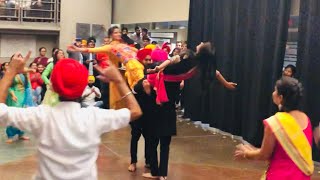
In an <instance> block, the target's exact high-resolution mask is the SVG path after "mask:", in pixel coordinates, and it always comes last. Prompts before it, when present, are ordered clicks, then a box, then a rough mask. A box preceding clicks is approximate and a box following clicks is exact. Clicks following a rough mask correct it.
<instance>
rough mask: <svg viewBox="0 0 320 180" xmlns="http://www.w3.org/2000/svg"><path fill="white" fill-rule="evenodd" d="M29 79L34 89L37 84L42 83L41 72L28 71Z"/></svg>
mask: <svg viewBox="0 0 320 180" xmlns="http://www.w3.org/2000/svg"><path fill="white" fill-rule="evenodd" d="M30 81H31V86H32V89H36V88H37V87H39V86H40V87H41V86H42V84H43V80H42V78H41V74H40V73H38V72H36V73H33V72H30Z"/></svg>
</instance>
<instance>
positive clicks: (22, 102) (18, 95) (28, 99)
mask: <svg viewBox="0 0 320 180" xmlns="http://www.w3.org/2000/svg"><path fill="white" fill-rule="evenodd" d="M13 58H14V57H13V56H12V57H11V59H10V62H9V67H10V63H11V62H12V60H13ZM28 72H30V70H29V69H24V71H23V72H22V73H20V74H17V75H15V77H14V78H13V80H12V83H11V87H10V88H9V93H8V97H7V100H6V104H7V105H8V106H11V107H19V108H25V107H31V106H34V103H33V98H32V92H31V91H32V90H31V84H30V79H29V74H28ZM6 73H7V72H5V74H6ZM6 134H7V136H8V140H7V141H6V143H8V144H11V143H13V141H14V140H13V138H14V137H15V136H16V135H18V137H19V139H20V140H29V137H27V136H25V135H24V131H22V130H20V129H19V128H16V126H12V125H9V126H7V128H6Z"/></svg>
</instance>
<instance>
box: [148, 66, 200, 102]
mask: <svg viewBox="0 0 320 180" xmlns="http://www.w3.org/2000/svg"><path fill="white" fill-rule="evenodd" d="M195 73H196V68H195V67H194V68H192V69H191V70H189V71H188V72H187V73H184V74H179V75H167V74H163V72H159V73H157V74H148V75H147V80H148V82H149V83H150V85H151V86H153V87H154V88H153V89H154V90H155V91H156V92H157V97H156V103H157V104H162V103H165V102H168V101H169V99H168V96H167V91H166V87H165V85H164V82H165V81H167V82H180V81H182V80H186V79H190V78H191V77H192V76H193V75H194V74H195Z"/></svg>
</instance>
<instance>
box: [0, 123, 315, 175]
mask: <svg viewBox="0 0 320 180" xmlns="http://www.w3.org/2000/svg"><path fill="white" fill-rule="evenodd" d="M177 126H178V136H176V137H174V138H173V140H172V145H171V149H170V164H169V175H168V179H170V180H251V179H259V178H260V176H261V174H262V173H263V171H264V169H266V166H267V165H266V163H264V162H252V161H250V162H248V161H235V160H234V159H233V151H234V147H235V145H237V144H238V143H239V142H238V141H235V140H233V139H231V138H230V137H228V136H223V135H221V134H213V133H212V132H210V131H204V130H202V129H201V128H199V127H196V126H195V125H194V124H192V123H190V122H188V121H182V120H179V121H178V122H177ZM5 139H6V137H5V134H4V129H3V128H0V180H26V179H30V178H31V176H32V175H33V174H34V172H35V171H36V168H37V160H36V156H35V152H36V149H35V144H36V142H35V141H33V140H31V141H28V142H26V141H25V142H23V141H19V142H16V143H14V144H11V145H7V144H5V143H4V142H5ZM129 142H130V128H129V127H128V128H124V129H121V130H118V131H115V132H112V133H109V134H105V135H104V136H103V137H102V143H101V146H100V155H99V158H98V161H97V164H98V170H99V179H101V180H142V179H144V178H142V177H141V174H142V173H143V172H146V171H147V170H146V169H145V168H144V158H143V155H144V153H143V149H144V148H143V146H144V142H143V138H141V139H140V142H139V152H138V159H139V162H138V170H137V171H136V172H134V173H130V172H128V171H127V167H128V163H129V162H130V159H129ZM318 170H319V168H317V170H316V171H315V174H314V175H313V177H312V179H319V180H320V175H319V174H318Z"/></svg>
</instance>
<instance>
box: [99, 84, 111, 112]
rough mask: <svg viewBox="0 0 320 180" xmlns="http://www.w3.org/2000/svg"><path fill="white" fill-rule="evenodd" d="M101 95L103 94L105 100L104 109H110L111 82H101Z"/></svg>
mask: <svg viewBox="0 0 320 180" xmlns="http://www.w3.org/2000/svg"><path fill="white" fill-rule="evenodd" d="M100 86H101V89H100V90H101V95H102V97H101V98H102V101H103V106H102V108H103V109H109V83H103V82H101V85H100Z"/></svg>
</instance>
